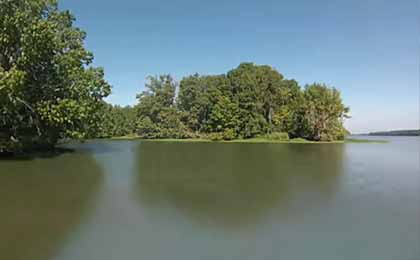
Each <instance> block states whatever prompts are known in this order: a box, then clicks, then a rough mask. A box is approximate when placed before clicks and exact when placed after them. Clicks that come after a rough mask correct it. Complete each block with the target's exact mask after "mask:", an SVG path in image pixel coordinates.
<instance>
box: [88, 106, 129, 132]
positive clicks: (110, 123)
mask: <svg viewBox="0 0 420 260" xmlns="http://www.w3.org/2000/svg"><path fill="white" fill-rule="evenodd" d="M98 114H99V118H100V123H99V127H98V129H97V132H95V133H92V134H93V135H91V136H90V137H97V138H109V137H117V136H128V135H133V134H134V133H135V131H136V129H137V127H136V111H135V110H134V108H132V107H130V106H126V107H120V106H113V105H111V104H108V103H103V106H102V107H101V108H100V109H99V110H98Z"/></svg>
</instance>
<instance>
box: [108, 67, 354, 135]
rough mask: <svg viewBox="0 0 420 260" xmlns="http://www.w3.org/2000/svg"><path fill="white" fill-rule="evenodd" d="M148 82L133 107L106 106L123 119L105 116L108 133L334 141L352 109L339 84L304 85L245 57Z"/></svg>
mask: <svg viewBox="0 0 420 260" xmlns="http://www.w3.org/2000/svg"><path fill="white" fill-rule="evenodd" d="M145 87H146V90H145V91H143V92H142V93H140V94H138V95H137V99H138V104H137V105H135V106H134V107H125V108H121V107H115V106H114V107H112V109H114V110H115V111H112V112H110V113H107V112H104V114H111V113H112V115H114V116H112V117H113V118H114V119H113V120H117V121H121V122H124V123H119V124H118V125H114V124H113V123H111V124H109V123H107V120H104V123H105V124H106V125H108V126H107V127H105V129H110V132H109V133H108V134H105V135H104V136H105V137H109V136H114V135H115V127H117V128H119V129H120V134H124V135H127V134H132V135H136V136H139V137H141V138H146V139H162V138H175V139H177V138H207V139H212V140H222V139H223V140H232V139H238V138H253V137H261V136H264V137H268V138H270V137H273V138H276V137H277V136H281V134H283V136H286V137H285V138H287V137H289V136H290V137H291V138H305V139H308V140H314V141H333V140H342V139H344V137H345V136H346V134H347V132H346V130H345V128H344V127H343V120H344V119H345V118H346V117H347V114H348V111H349V109H348V108H347V107H346V106H345V105H344V104H343V102H342V99H341V97H340V92H339V91H338V90H336V89H335V88H330V87H328V86H326V85H324V84H317V83H315V84H311V85H307V86H305V87H304V88H301V87H300V86H299V85H298V83H297V82H296V81H295V80H289V79H285V78H284V77H283V75H282V74H280V73H279V72H278V71H276V70H275V69H273V68H272V67H270V66H267V65H262V66H260V65H255V64H253V63H242V64H240V65H239V66H238V67H237V68H235V69H233V70H231V71H229V72H227V73H226V74H222V75H206V76H202V75H198V74H194V75H191V76H187V77H184V78H183V79H182V80H181V81H180V82H179V83H178V82H176V81H175V80H174V79H173V77H171V76H170V75H160V76H155V77H149V78H148V83H147V84H146V86H145ZM106 109H109V105H107V106H106ZM117 111H118V112H117ZM117 114H118V115H117ZM116 118H118V119H116ZM112 126H114V128H113V127H112ZM120 126H121V127H120ZM103 132H104V133H106V132H107V131H106V130H105V131H103Z"/></svg>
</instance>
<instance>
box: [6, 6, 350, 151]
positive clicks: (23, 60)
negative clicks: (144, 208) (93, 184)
mask: <svg viewBox="0 0 420 260" xmlns="http://www.w3.org/2000/svg"><path fill="white" fill-rule="evenodd" d="M74 21H75V18H74V16H73V15H72V14H71V13H70V12H68V11H61V10H59V9H58V6H57V1H56V0H48V1H47V0H2V1H0V152H2V151H16V150H22V149H28V148H31V147H36V148H51V147H53V146H54V145H55V144H57V142H59V141H61V140H68V139H79V140H82V139H86V138H98V137H114V136H124V135H135V136H138V137H141V138H208V139H212V140H222V139H223V140H232V139H237V138H253V137H258V136H266V137H273V138H284V136H290V137H292V138H296V137H300V138H305V139H309V140H316V141H332V140H340V139H343V138H344V136H345V134H346V131H345V129H344V127H343V120H344V118H346V117H347V114H348V111H349V109H348V108H347V107H346V106H345V105H344V104H343V102H342V99H341V97H340V93H339V91H338V90H336V89H335V88H330V87H328V86H326V85H324V84H316V83H315V84H311V85H307V86H305V87H304V88H301V87H300V86H299V85H298V83H297V82H296V81H295V80H290V79H285V78H284V77H283V75H282V74H280V73H279V72H278V71H276V70H275V69H274V68H272V67H270V66H267V65H263V66H260V65H255V64H253V63H242V64H240V65H239V66H238V67H237V68H235V69H233V70H231V71H229V72H227V73H225V74H222V75H198V74H194V75H191V76H187V77H184V78H183V79H182V80H181V81H180V82H177V81H175V80H174V78H173V77H171V76H170V75H160V76H154V77H149V78H148V83H147V84H146V86H145V88H146V90H145V91H143V92H141V93H140V94H138V95H137V99H138V104H136V105H135V106H133V107H119V106H114V105H110V104H107V103H106V102H105V101H104V98H106V97H107V96H108V95H109V94H110V93H111V86H110V85H109V84H108V83H107V82H106V81H105V79H104V71H103V69H102V68H95V67H93V66H91V64H92V61H93V54H92V53H91V52H89V51H88V50H86V49H85V47H84V39H85V37H86V33H85V32H83V31H82V30H81V29H79V28H77V27H75V26H74Z"/></svg>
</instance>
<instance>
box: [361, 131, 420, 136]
mask: <svg viewBox="0 0 420 260" xmlns="http://www.w3.org/2000/svg"><path fill="white" fill-rule="evenodd" d="M369 135H377V136H420V130H395V131H383V132H372V133H369Z"/></svg>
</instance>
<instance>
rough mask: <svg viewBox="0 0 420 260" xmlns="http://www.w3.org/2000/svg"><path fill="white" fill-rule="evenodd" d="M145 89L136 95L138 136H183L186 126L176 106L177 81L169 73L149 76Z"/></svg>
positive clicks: (185, 133) (185, 132)
mask: <svg viewBox="0 0 420 260" xmlns="http://www.w3.org/2000/svg"><path fill="white" fill-rule="evenodd" d="M148 79H149V82H148V83H147V84H146V89H147V90H146V91H143V92H142V93H141V94H139V95H137V99H138V100H139V103H138V104H137V115H138V122H137V124H138V127H137V131H138V134H139V136H141V137H145V138H183V137H185V136H186V135H187V128H186V127H185V125H184V124H183V123H182V121H181V118H182V113H181V112H180V111H179V110H178V109H177V108H176V104H175V93H176V88H177V83H176V82H175V81H174V79H173V78H172V77H171V76H170V75H161V76H158V77H149V78H148Z"/></svg>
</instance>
